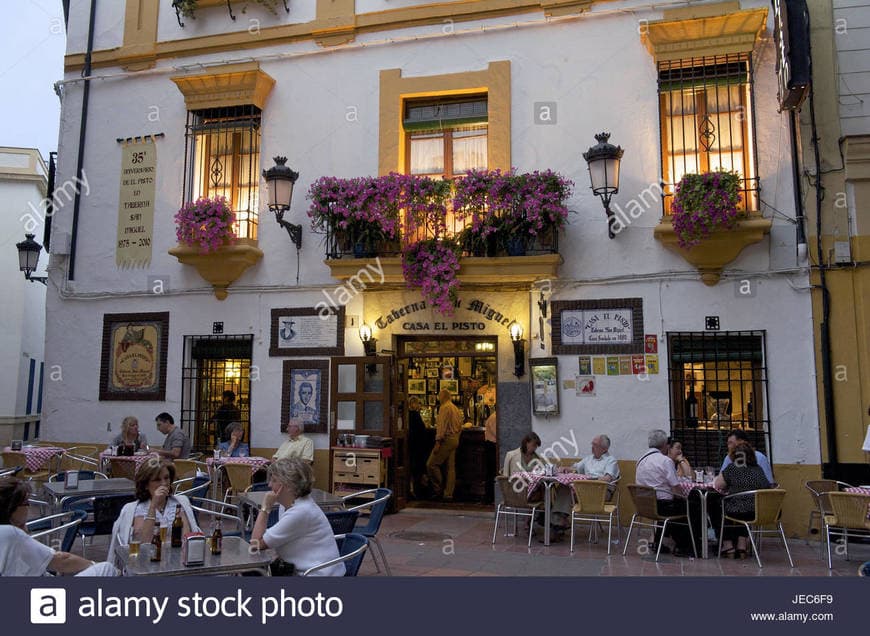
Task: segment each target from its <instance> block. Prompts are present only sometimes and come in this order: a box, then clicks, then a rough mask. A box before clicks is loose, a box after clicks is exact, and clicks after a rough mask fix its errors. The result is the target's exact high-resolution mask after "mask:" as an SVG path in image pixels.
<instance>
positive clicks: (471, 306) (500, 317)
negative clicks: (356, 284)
mask: <svg viewBox="0 0 870 636" xmlns="http://www.w3.org/2000/svg"><path fill="white" fill-rule="evenodd" d="M454 309H455V311H454V315H453V316H452V317H444V316H441V315H440V314H438V317H437V318H433V313H432V311H431V307H430V306H428V305H427V304H426V301H425V300H420V301H416V302H411V303H408V304H406V305H402V306H394V307H391V308H390V309H389V310H387V311H384V312H383V313H382V314H381V315H379V316H378V317H377V319H375V321H374V322H375V325H376V326H377V327H378V329H387V328H389V329H393V330H398V331H410V332H430V331H440V332H456V331H463V332H464V331H475V332H480V331H487V330H488V329H489V328H491V327H496V328H498V327H504V328H505V329H507V327H508V326H509V325H510V324H511V322H513V320H514V318H515V317H514V316H513V315H512V314H509V313H508V312H507V310H505V309H504V308H503V307H502V308H496V307H493V306H491V305H489V303H486V302H484V301H482V300H480V299H478V298H471V299H466V300H463V299H462V298H457V299H456V301H455V302H454Z"/></svg>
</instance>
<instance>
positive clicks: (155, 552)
mask: <svg viewBox="0 0 870 636" xmlns="http://www.w3.org/2000/svg"><path fill="white" fill-rule="evenodd" d="M162 557H163V542H162V541H160V526H158V525H157V524H156V523H155V524H154V534H153V535H152V537H151V560H152V561H159V560H160V559H161V558H162Z"/></svg>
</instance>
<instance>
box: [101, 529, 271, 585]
mask: <svg viewBox="0 0 870 636" xmlns="http://www.w3.org/2000/svg"><path fill="white" fill-rule="evenodd" d="M208 541H209V538H208V537H206V544H208ZM151 550H153V548H152V546H151V544H150V543H143V544H142V545H141V546H140V547H139V554H138V555H137V556H134V557H131V556H130V554H129V551H128V546H126V545H119V546H116V547H115V559H116V561H118V562H120V564H122V572H123V574H124V576H208V575H212V576H213V575H219V574H236V573H239V572H260V573H262V574H263V575H265V576H269V563H270V562H271V561H272V559H274V558H275V554H274V552H273V551H272V550H262V551H260V550H254V549H252V548H251V544H250V543H248V542H247V541H245V540H244V539H242V538H241V537H224V538H223V542H222V545H221V553H220V554H212V553H211V550H209V549H208V545H206V551H205V561H204V563H202V564H201V565H184V564H183V563H182V562H181V548H173V547H171V546H170V544H169V543H168V542H167V543H164V544H163V548H162V556H163V558H162V559H161V560H160V561H152V560H151V558H150V557H151Z"/></svg>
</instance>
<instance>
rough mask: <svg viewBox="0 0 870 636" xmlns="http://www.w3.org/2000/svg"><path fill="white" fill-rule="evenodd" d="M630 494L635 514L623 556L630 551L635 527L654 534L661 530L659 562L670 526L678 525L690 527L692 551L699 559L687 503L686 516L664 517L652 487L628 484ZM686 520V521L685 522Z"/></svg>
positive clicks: (657, 550)
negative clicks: (640, 527)
mask: <svg viewBox="0 0 870 636" xmlns="http://www.w3.org/2000/svg"><path fill="white" fill-rule="evenodd" d="M663 492H667V493H668V494H669V495H671V496H673V498H674V499H677V500H682V501H685V500H686V498H685V497H681V496H680V495H677V494H674V493H672V492H670V491H663ZM628 494H629V495H630V496H631V500H632V502H633V503H634V509H635V512H634V514H633V515H631V523H630V524H629V526H628V534H627V535H626V537H625V546H623V548H622V555H623V556H625V553H626V552H627V551H628V544H629V543H630V542H631V531H632V529H633V528H634V526H635V525H638V526H644V527H647V528H652V529H653V532H655V531H656V530H658V529H659V528H661V530H662V533H661V537H660V538H659V543H658V545H657V546H656V559H655V560H656V561H658V560H659V555H660V554H661V551H662V541H663V540H664V538H665V533H666V531H667V528H668V525H669V524H670V525H673V524H678V525H686V526H689V537H691V539H692V550H693V551H694V552H695V558H697V557H698V551H697V548H696V547H695V537H694V535H693V533H692V524H691V523H689V507H688V503H686V514H680V515H662V514H659V511H658V501H657V499H656V489H655V488H653V487H652V486H642V485H640V484H628ZM638 519H649V520H650V521H652V523H646V522H643V521H638ZM683 520H684V521H683Z"/></svg>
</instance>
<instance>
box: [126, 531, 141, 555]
mask: <svg viewBox="0 0 870 636" xmlns="http://www.w3.org/2000/svg"><path fill="white" fill-rule="evenodd" d="M127 545H128V546H129V550H128V554H129V555H130V556H131V557H136V556H139V539H138V538H137V537H136V532H135V531H134V530H133V528H130V539H129V541H128V542H127Z"/></svg>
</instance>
